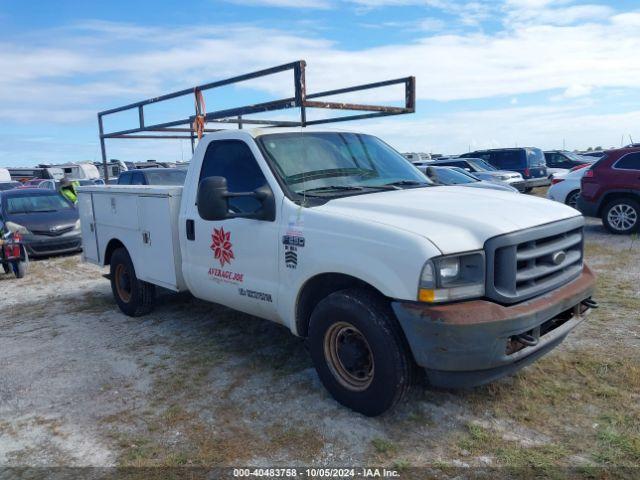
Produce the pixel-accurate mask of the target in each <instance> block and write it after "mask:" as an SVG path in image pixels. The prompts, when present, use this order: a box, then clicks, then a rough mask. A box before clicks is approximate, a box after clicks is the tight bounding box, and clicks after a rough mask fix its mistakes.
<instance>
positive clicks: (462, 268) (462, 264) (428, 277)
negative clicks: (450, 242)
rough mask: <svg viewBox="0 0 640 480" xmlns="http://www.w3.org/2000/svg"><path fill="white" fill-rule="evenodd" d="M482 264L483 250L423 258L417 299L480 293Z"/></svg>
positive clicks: (447, 299)
mask: <svg viewBox="0 0 640 480" xmlns="http://www.w3.org/2000/svg"><path fill="white" fill-rule="evenodd" d="M484 264H485V261H484V252H483V251H479V252H471V253H464V254H461V255H447V256H445V257H437V258H434V259H432V260H429V261H427V263H425V264H424V267H423V268H422V274H421V275H420V286H419V287H418V301H420V302H428V303H438V302H450V301H453V300H462V299H465V298H474V297H475V298H477V297H482V296H483V295H484Z"/></svg>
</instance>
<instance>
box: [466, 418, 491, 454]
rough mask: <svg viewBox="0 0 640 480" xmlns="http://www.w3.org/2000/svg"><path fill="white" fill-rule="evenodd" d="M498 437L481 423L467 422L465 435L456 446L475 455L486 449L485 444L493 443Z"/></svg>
mask: <svg viewBox="0 0 640 480" xmlns="http://www.w3.org/2000/svg"><path fill="white" fill-rule="evenodd" d="M497 440H498V437H497V436H496V435H495V434H494V433H493V432H491V431H490V430H487V429H486V428H484V427H483V426H481V425H478V424H476V423H467V425H466V435H465V436H464V437H463V438H462V439H461V440H460V441H459V442H458V448H460V449H461V450H467V451H468V452H470V453H472V454H474V455H477V454H480V453H482V452H484V451H486V449H487V446H488V445H490V444H492V443H495V442H496V441H497Z"/></svg>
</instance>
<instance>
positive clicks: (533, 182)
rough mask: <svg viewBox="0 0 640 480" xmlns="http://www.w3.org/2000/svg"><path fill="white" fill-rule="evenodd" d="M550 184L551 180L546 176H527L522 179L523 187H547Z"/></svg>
mask: <svg viewBox="0 0 640 480" xmlns="http://www.w3.org/2000/svg"><path fill="white" fill-rule="evenodd" d="M549 185H551V180H549V179H548V178H547V177H540V178H527V179H526V180H525V181H524V186H525V188H536V187H547V186H549Z"/></svg>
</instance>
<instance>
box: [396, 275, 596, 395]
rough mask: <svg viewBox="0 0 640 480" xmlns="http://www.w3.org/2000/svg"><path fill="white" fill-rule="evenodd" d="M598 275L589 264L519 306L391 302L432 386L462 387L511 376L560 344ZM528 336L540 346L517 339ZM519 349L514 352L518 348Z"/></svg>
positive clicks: (476, 302) (584, 309)
mask: <svg viewBox="0 0 640 480" xmlns="http://www.w3.org/2000/svg"><path fill="white" fill-rule="evenodd" d="M594 289H595V276H594V275H593V273H592V272H591V270H590V269H589V267H587V266H586V265H585V266H584V268H583V271H582V273H581V275H580V277H578V278H577V279H575V280H573V281H572V282H570V283H568V284H567V285H565V286H564V287H561V288H559V289H556V290H555V291H552V292H549V293H547V294H545V295H542V296H540V297H536V298H534V299H531V300H528V301H526V302H521V303H518V304H516V305H511V306H503V305H500V304H497V303H494V302H491V301H488V300H470V301H465V302H459V303H454V304H448V305H428V304H424V303H418V302H393V303H392V307H393V310H394V312H395V314H396V316H397V318H398V320H399V322H400V325H401V326H402V329H403V330H404V333H405V336H406V338H407V341H408V343H409V346H410V347H411V351H412V353H413V356H414V358H415V361H416V363H417V364H418V365H420V366H421V367H423V368H425V370H426V372H427V377H428V379H429V382H430V384H431V385H433V386H436V387H444V388H462V387H473V386H477V385H482V384H485V383H488V382H491V381H493V380H496V379H498V378H500V377H503V376H505V375H509V374H511V373H513V372H516V371H517V370H519V369H521V368H522V367H524V366H526V365H528V364H530V363H532V362H533V361H535V360H537V359H538V358H540V357H541V356H543V355H544V354H546V353H547V352H549V351H550V350H552V349H553V348H554V347H556V346H557V345H559V344H560V343H561V342H562V341H563V340H564V338H565V337H566V336H567V334H568V333H569V332H570V331H571V330H573V328H575V327H576V326H577V325H578V324H579V323H580V322H581V321H582V320H584V316H585V315H586V313H588V310H589V309H588V308H587V307H586V306H584V305H583V304H582V302H583V301H584V300H586V299H588V298H590V297H591V296H592V295H593V292H594ZM521 334H528V335H530V336H532V337H534V338H535V339H536V340H537V344H536V345H532V346H524V345H523V344H520V343H519V342H518V341H517V340H514V337H515V336H517V335H521ZM514 346H515V348H514Z"/></svg>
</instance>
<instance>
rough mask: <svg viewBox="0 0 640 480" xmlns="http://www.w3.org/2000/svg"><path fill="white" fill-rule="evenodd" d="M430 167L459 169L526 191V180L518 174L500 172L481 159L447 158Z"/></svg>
mask: <svg viewBox="0 0 640 480" xmlns="http://www.w3.org/2000/svg"><path fill="white" fill-rule="evenodd" d="M430 165H433V166H436V167H458V168H462V169H463V170H465V171H467V172H469V173H471V174H473V176H475V177H477V178H479V179H480V180H485V181H487V182H499V183H506V184H507V185H510V186H512V187H514V188H517V189H518V190H524V179H523V178H522V175H521V174H519V173H518V172H510V171H507V170H498V169H497V168H495V167H494V166H493V165H489V164H488V163H487V162H485V161H484V160H482V159H481V158H457V157H454V158H445V159H442V160H435V161H433V162H431V163H430Z"/></svg>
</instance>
